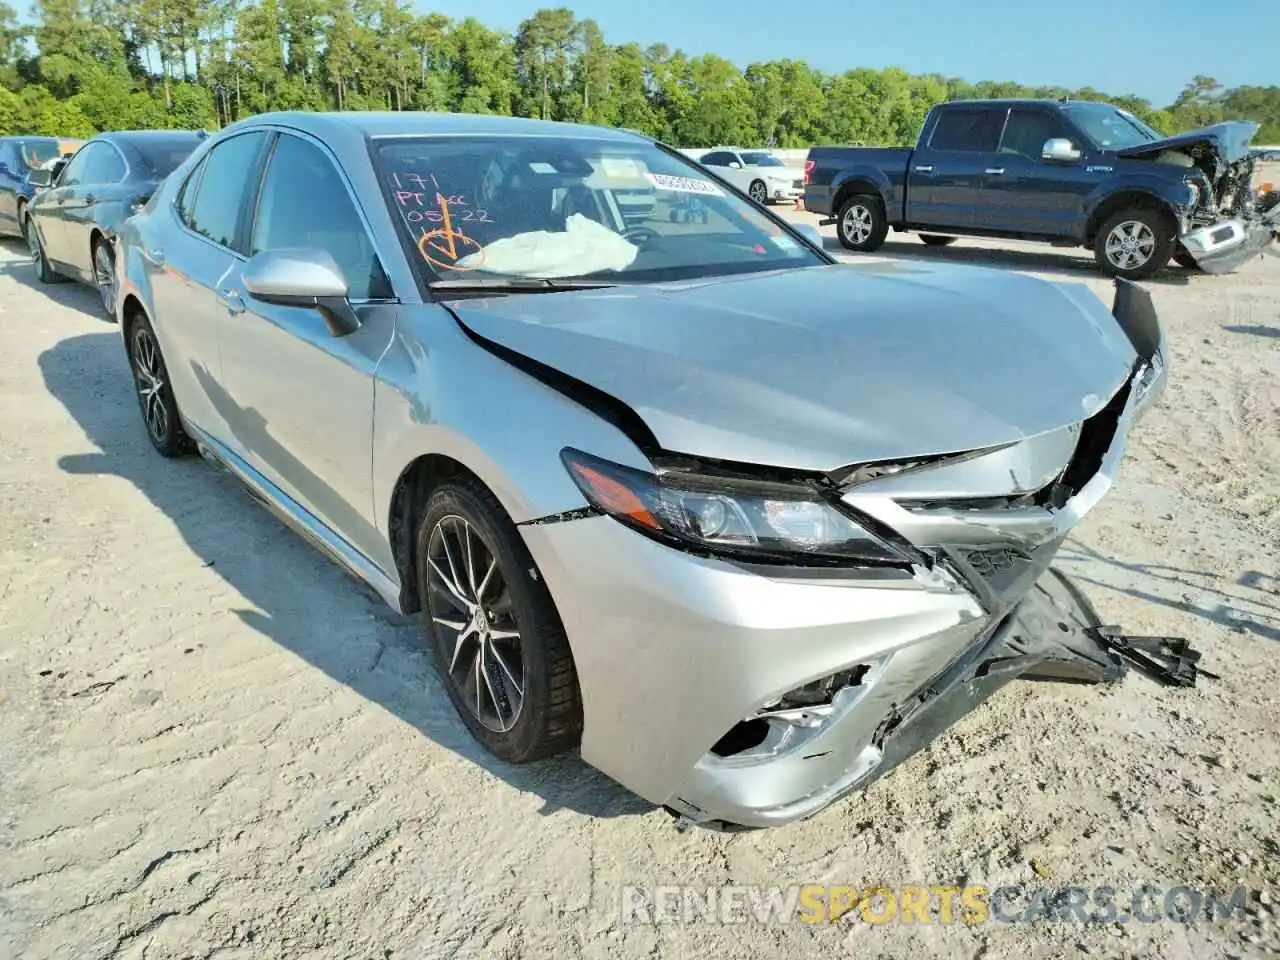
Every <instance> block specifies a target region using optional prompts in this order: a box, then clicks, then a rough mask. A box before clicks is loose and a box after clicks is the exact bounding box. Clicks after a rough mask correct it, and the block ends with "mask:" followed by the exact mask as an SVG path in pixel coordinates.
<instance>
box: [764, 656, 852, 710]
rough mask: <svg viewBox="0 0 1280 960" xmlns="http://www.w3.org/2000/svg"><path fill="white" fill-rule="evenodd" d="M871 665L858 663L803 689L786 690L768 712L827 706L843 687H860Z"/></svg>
mask: <svg viewBox="0 0 1280 960" xmlns="http://www.w3.org/2000/svg"><path fill="white" fill-rule="evenodd" d="M870 670H871V664H869V663H860V664H858V665H857V666H854V667H850V668H849V669H848V670H840V671H838V672H837V673H833V674H831V675H830V676H826V677H820V678H819V679H817V680H814V681H813V682H811V683H806V684H805V685H804V686H803V687H796V688H795V689H794V690H788V691H787V692H786V693H784V694H783V695H782V696H781V697H780V698H779V699H778V701H777V702H776V703H772V704H770V705H769V708H768V709H769V711H770V712H774V711H778V710H796V709H799V708H801V707H821V706H826V705H827V704H829V703H830V702H831V701H832V699H833V698H834V697H835V695H836V694H837V693H839V692H840V691H841V690H843V689H844V688H845V687H856V686H859V685H861V683H862V680H863V678H864V677H865V676H866V675H867V674H868V673H869V672H870Z"/></svg>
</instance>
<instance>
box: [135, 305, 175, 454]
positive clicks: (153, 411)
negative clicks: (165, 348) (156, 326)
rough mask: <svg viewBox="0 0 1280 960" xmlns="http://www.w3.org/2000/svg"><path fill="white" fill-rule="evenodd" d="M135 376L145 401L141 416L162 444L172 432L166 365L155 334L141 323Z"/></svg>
mask: <svg viewBox="0 0 1280 960" xmlns="http://www.w3.org/2000/svg"><path fill="white" fill-rule="evenodd" d="M133 377H134V382H135V383H136V384H137V387H138V398H139V399H140V400H141V401H142V416H143V419H145V420H146V421H147V430H148V431H150V433H151V437H152V439H153V440H155V442H156V443H157V444H163V443H164V442H165V439H166V438H167V437H168V435H169V411H168V409H167V408H166V407H165V402H164V396H163V391H164V389H165V387H166V383H165V379H164V364H163V362H162V361H161V360H160V346H159V344H157V343H156V338H155V335H154V334H153V333H152V332H151V331H150V329H148V328H147V327H145V326H142V325H139V326H138V328H137V329H136V330H134V333H133Z"/></svg>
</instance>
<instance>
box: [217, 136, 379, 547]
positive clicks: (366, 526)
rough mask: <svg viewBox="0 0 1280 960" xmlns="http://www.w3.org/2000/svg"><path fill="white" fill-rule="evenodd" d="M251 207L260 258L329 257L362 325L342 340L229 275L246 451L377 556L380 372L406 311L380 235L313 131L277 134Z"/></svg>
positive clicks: (231, 366)
mask: <svg viewBox="0 0 1280 960" xmlns="http://www.w3.org/2000/svg"><path fill="white" fill-rule="evenodd" d="M321 198H322V200H321ZM318 201H320V202H318ZM251 209H256V213H255V216H254V219H253V222H252V224H251V226H250V230H249V237H250V241H249V251H248V252H249V254H250V257H251V258H252V256H253V255H255V254H258V253H261V252H263V251H268V250H285V249H299V248H310V249H320V250H324V251H327V252H328V253H329V254H330V255H331V256H332V257H333V259H334V260H335V261H336V262H337V264H338V265H339V267H340V268H341V270H342V272H343V274H344V275H345V278H346V280H347V283H348V288H349V293H348V299H349V300H350V301H351V304H352V306H353V308H354V310H355V312H356V314H357V316H358V317H359V320H360V327H359V328H358V329H357V330H355V331H354V332H352V333H348V334H345V335H338V334H335V332H334V331H333V330H331V329H330V327H329V325H328V324H327V323H326V320H325V318H324V316H323V315H322V314H321V313H320V311H318V310H316V309H314V308H310V307H300V306H284V305H280V304H272V303H266V302H263V301H260V300H255V299H254V298H253V297H252V295H250V294H249V293H248V291H246V290H245V289H244V284H243V279H242V275H243V270H244V267H245V264H243V263H240V264H237V265H236V267H235V268H234V269H233V270H232V271H231V272H229V273H228V274H227V275H226V277H224V278H223V280H222V284H221V289H220V291H219V293H218V296H219V297H220V299H221V301H222V304H223V306H224V308H225V309H226V311H227V314H228V317H227V320H226V322H225V323H224V324H223V325H222V327H221V328H220V335H219V339H220V354H221V357H222V374H223V379H224V380H225V382H226V385H227V393H228V394H229V396H230V397H231V398H232V400H233V401H234V403H233V406H232V408H231V409H229V410H228V414H227V415H228V420H229V426H230V432H231V435H232V436H233V437H234V438H235V442H236V444H237V445H238V447H239V449H238V450H237V452H238V453H239V454H240V456H242V457H243V458H244V459H245V460H247V461H248V462H249V463H250V464H251V465H252V466H253V467H254V468H255V469H256V470H258V471H259V472H260V473H262V474H263V475H264V476H266V477H267V478H268V479H269V480H271V482H272V483H274V484H276V486H278V487H279V488H280V489H281V490H283V491H284V493H285V494H287V495H288V496H289V497H290V498H291V499H292V500H294V501H295V502H296V503H297V504H299V505H300V506H301V507H302V508H303V509H305V510H306V511H307V512H308V513H310V514H311V515H312V516H313V517H315V518H317V519H319V520H320V521H321V522H323V523H324V524H325V525H326V526H327V527H329V529H331V530H332V531H334V532H335V533H337V534H338V535H339V536H341V537H342V538H343V539H344V540H346V541H347V542H348V543H349V544H351V545H352V546H354V547H355V548H356V549H357V550H359V551H360V552H361V553H362V554H364V555H365V556H366V557H370V556H377V555H379V548H378V544H379V543H380V541H381V539H382V537H381V535H380V534H379V533H378V530H377V526H378V525H377V523H376V518H375V516H374V513H373V483H372V454H373V396H374V373H375V370H376V368H377V365H378V360H379V359H380V358H381V356H382V354H383V352H384V350H385V349H386V347H387V345H388V344H389V343H390V341H391V336H392V334H393V333H394V330H395V319H396V312H397V307H396V306H395V305H394V303H393V302H391V301H392V297H391V291H390V287H389V284H388V283H387V280H386V277H385V274H384V273H383V271H382V266H381V263H380V261H379V259H378V257H377V253H376V251H375V248H374V245H373V240H372V233H371V231H370V230H369V229H368V227H367V225H366V223H365V220H364V218H363V216H362V214H361V212H360V210H359V206H358V204H357V203H356V201H355V199H354V196H353V194H352V192H351V190H350V188H349V186H348V183H347V180H346V177H345V176H343V174H342V173H341V172H340V170H339V167H338V165H337V164H336V162H335V160H334V159H333V157H332V155H331V154H330V152H329V151H328V149H327V148H326V147H324V146H322V145H321V144H320V143H319V142H318V141H315V140H312V139H310V138H307V137H304V136H303V135H294V134H292V133H280V134H279V135H278V136H277V138H276V141H275V143H274V145H273V147H272V148H271V153H270V156H269V158H268V160H267V164H266V172H265V174H264V176H263V179H262V184H261V188H260V193H259V196H258V199H257V203H256V205H251ZM250 262H252V260H250Z"/></svg>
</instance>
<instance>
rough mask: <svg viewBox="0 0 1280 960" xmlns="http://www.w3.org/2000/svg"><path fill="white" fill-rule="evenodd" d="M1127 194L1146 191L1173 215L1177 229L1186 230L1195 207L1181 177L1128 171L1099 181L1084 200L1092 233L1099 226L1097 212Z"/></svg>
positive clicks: (1188, 188) (1147, 194)
mask: <svg viewBox="0 0 1280 960" xmlns="http://www.w3.org/2000/svg"><path fill="white" fill-rule="evenodd" d="M1126 193H1140V194H1144V195H1146V196H1147V197H1149V198H1150V199H1152V200H1154V201H1156V202H1157V203H1159V204H1160V205H1161V206H1163V207H1164V208H1165V209H1166V210H1168V211H1169V213H1170V214H1172V216H1173V218H1174V220H1176V221H1177V224H1178V231H1179V232H1182V231H1183V230H1184V229H1185V225H1186V219H1187V216H1188V214H1190V213H1191V211H1192V209H1193V208H1194V207H1195V198H1194V197H1193V196H1192V195H1191V188H1190V187H1189V186H1188V185H1187V184H1186V183H1185V182H1184V181H1183V180H1181V179H1176V180H1174V179H1170V178H1168V177H1162V176H1159V175H1157V174H1154V173H1126V174H1125V175H1124V176H1122V177H1117V178H1115V179H1112V180H1107V181H1106V182H1104V183H1100V184H1098V185H1097V186H1096V187H1095V188H1094V189H1093V191H1092V192H1091V193H1090V194H1089V196H1088V197H1087V198H1086V200H1085V209H1086V210H1087V211H1088V212H1089V225H1090V232H1092V230H1094V229H1096V228H1097V227H1098V221H1099V220H1100V219H1101V218H1100V217H1099V216H1098V211H1100V210H1102V209H1104V207H1105V205H1106V204H1108V203H1109V201H1111V200H1112V199H1113V198H1115V197H1118V196H1120V195H1122V194H1126Z"/></svg>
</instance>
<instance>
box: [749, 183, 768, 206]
mask: <svg viewBox="0 0 1280 960" xmlns="http://www.w3.org/2000/svg"><path fill="white" fill-rule="evenodd" d="M747 194H748V196H750V197H751V199H752V200H754V201H755V202H756V203H758V204H761V205H763V204H765V203H767V202H768V200H769V191H768V189H767V188H766V187H765V185H764V184H763V183H761V182H760V181H759V180H757V181H756V182H755V183H753V184H751V188H750V189H749V190H748V191H747Z"/></svg>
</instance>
